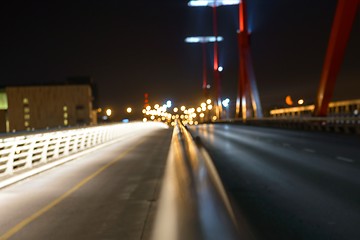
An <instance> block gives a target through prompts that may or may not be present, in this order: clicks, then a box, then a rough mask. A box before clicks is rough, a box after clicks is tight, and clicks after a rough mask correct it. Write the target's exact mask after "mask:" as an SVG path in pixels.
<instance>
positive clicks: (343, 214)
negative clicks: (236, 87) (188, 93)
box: [190, 124, 360, 240]
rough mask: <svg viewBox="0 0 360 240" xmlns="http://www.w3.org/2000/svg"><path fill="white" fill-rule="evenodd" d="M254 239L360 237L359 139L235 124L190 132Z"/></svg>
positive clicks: (200, 127)
mask: <svg viewBox="0 0 360 240" xmlns="http://www.w3.org/2000/svg"><path fill="white" fill-rule="evenodd" d="M190 130H191V132H192V134H193V136H199V137H200V139H201V141H202V142H203V144H204V145H205V147H206V148H207V149H208V151H209V153H210V155H211V156H212V158H213V160H214V164H215V166H216V168H217V170H218V172H219V175H220V177H221V178H222V181H223V183H224V186H225V188H226V190H227V192H228V194H229V197H230V199H231V202H232V205H233V207H234V209H235V212H236V215H237V217H238V219H239V220H241V219H245V221H246V223H247V225H248V226H249V227H250V229H251V232H252V234H253V236H254V239H260V240H263V239H264V240H265V239H266V240H269V239H277V240H282V239H292V240H294V239H307V240H312V239H314V240H315V239H316V240H322V239H326V240H328V239H338V240H359V239H360V138H359V137H358V136H345V135H335V134H326V133H315V132H300V131H291V130H280V129H269V128H260V127H250V126H240V125H231V124H215V125H213V124H209V125H198V126H194V127H190Z"/></svg>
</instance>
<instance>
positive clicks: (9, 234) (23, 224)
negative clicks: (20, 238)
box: [0, 140, 143, 240]
mask: <svg viewBox="0 0 360 240" xmlns="http://www.w3.org/2000/svg"><path fill="white" fill-rule="evenodd" d="M142 142H143V140H142V141H140V142H138V143H137V144H136V145H135V146H133V147H131V148H129V149H127V150H126V151H125V152H123V153H121V154H120V155H119V156H118V157H117V158H115V159H114V160H113V161H111V162H109V163H108V164H106V165H104V166H103V167H101V168H100V169H98V170H97V171H96V172H94V173H93V174H91V175H89V176H88V177H86V178H84V179H83V180H82V181H81V182H79V183H78V184H76V185H75V186H74V187H73V188H71V189H70V190H68V191H67V192H66V193H64V194H63V195H61V196H60V197H58V198H57V199H55V200H54V201H52V202H51V203H49V204H48V205H46V206H45V207H43V208H41V209H40V210H39V211H37V212H35V213H34V214H33V215H31V216H30V217H28V218H26V219H24V220H22V221H21V222H20V223H18V224H17V225H16V226H14V227H12V228H11V229H10V230H8V231H7V232H6V233H4V234H3V235H2V236H0V240H6V239H9V238H10V237H12V236H13V235H15V234H16V233H17V232H19V231H20V230H21V229H23V228H24V227H26V226H27V225H28V224H30V223H31V222H33V221H34V220H36V219H37V218H38V217H40V216H41V215H43V214H44V213H46V212H47V211H49V210H50V209H52V208H53V207H55V206H56V205H58V204H59V203H61V202H62V201H63V200H64V199H66V198H67V197H68V196H70V195H71V194H72V193H74V192H75V191H77V190H79V189H80V188H81V187H82V186H84V185H85V184H86V183H88V182H89V181H90V180H91V179H93V178H95V177H96V176H97V175H99V174H100V173H102V172H103V171H105V170H106V169H107V168H109V167H110V166H112V165H114V164H115V163H116V162H118V161H119V160H120V159H122V158H123V157H125V156H126V155H127V154H128V153H129V152H130V151H132V150H133V149H134V148H135V147H137V146H138V145H140V144H141V143H142Z"/></svg>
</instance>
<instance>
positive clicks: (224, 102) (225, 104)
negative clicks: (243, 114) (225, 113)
mask: <svg viewBox="0 0 360 240" xmlns="http://www.w3.org/2000/svg"><path fill="white" fill-rule="evenodd" d="M229 103H230V99H228V98H226V99H224V100H223V101H222V105H223V106H224V107H225V108H227V107H229Z"/></svg>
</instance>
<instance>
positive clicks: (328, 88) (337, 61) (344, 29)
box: [314, 0, 360, 117]
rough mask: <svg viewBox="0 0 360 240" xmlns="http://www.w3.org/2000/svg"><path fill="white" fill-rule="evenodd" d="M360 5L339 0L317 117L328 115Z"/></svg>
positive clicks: (323, 73) (355, 0)
mask: <svg viewBox="0 0 360 240" xmlns="http://www.w3.org/2000/svg"><path fill="white" fill-rule="evenodd" d="M359 3H360V0H338V5H337V8H336V13H335V18H334V22H333V26H332V29H331V35H330V40H329V44H328V48H327V52H326V56H325V61H324V66H323V70H322V74H321V79H320V86H319V89H318V92H317V96H316V102H315V110H314V115H315V116H317V117H322V116H326V115H327V111H328V106H329V102H330V100H331V98H332V96H333V92H334V88H335V82H336V77H337V76H338V73H339V71H340V67H341V63H342V61H343V58H344V54H345V49H346V45H347V43H348V40H349V37H350V33H351V29H352V25H353V22H354V19H355V16H356V13H357V11H358V9H359Z"/></svg>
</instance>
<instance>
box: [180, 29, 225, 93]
mask: <svg viewBox="0 0 360 240" xmlns="http://www.w3.org/2000/svg"><path fill="white" fill-rule="evenodd" d="M223 40H224V38H223V37H221V36H217V37H215V36H198V37H187V38H185V42H186V43H201V45H202V54H203V82H202V89H203V92H204V96H205V98H208V97H209V96H208V91H207V90H208V83H207V74H206V43H215V42H221V41H223Z"/></svg>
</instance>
